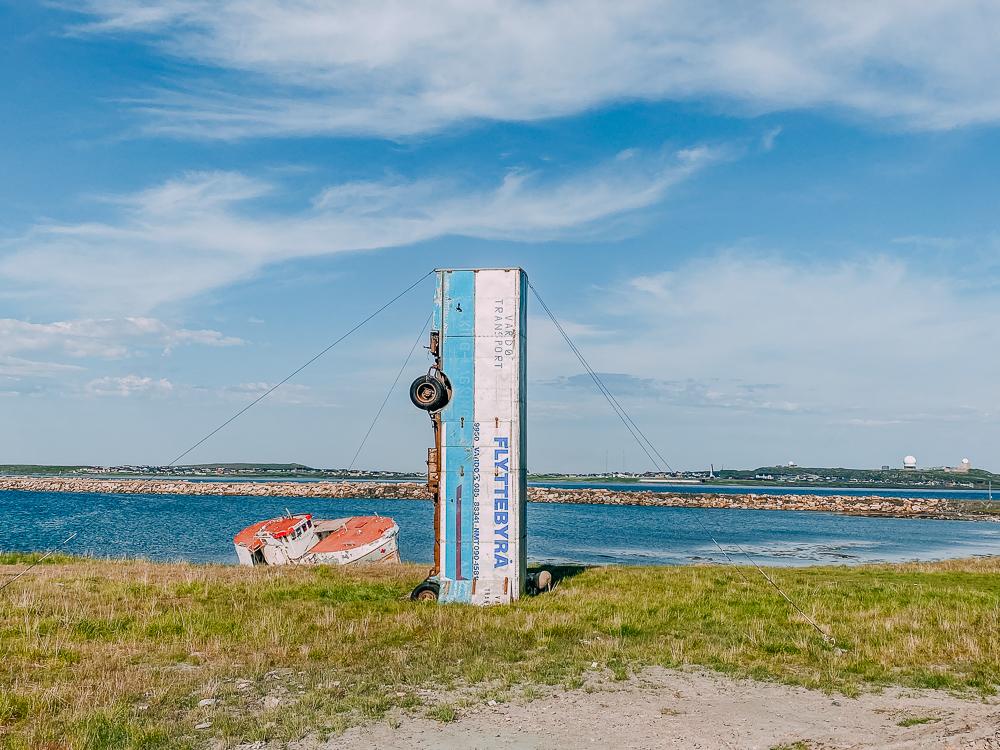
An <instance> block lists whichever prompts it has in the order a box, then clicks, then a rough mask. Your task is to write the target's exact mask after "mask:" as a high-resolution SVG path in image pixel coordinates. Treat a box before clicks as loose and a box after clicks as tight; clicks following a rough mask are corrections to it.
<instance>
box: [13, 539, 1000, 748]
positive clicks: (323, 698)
mask: <svg viewBox="0 0 1000 750" xmlns="http://www.w3.org/2000/svg"><path fill="white" fill-rule="evenodd" d="M32 559H33V558H32V557H31V556H24V555H13V554H7V555H2V554H0V582H2V581H3V580H7V578H8V576H9V575H11V574H13V573H16V572H18V571H19V570H22V569H23V567H24V565H25V564H27V563H28V562H30V561H31V560H32ZM744 571H745V573H746V575H747V577H748V578H749V581H750V582H749V583H747V582H745V581H744V580H743V579H742V578H741V577H740V576H739V575H738V573H737V571H736V570H734V569H733V568H727V567H707V566H706V567H674V568H592V569H587V570H581V571H566V572H568V573H570V575H568V576H567V577H566V578H565V579H563V580H562V581H561V582H560V584H559V585H558V587H557V588H556V590H555V591H553V592H550V593H548V594H545V595H543V596H539V597H536V598H532V599H526V600H522V601H521V602H519V603H517V604H516V605H513V606H508V607H502V608H495V609H475V608H471V607H463V606H448V607H439V606H436V605H434V604H426V603H420V604H416V603H411V602H409V601H406V600H405V596H406V594H407V593H408V591H409V590H410V588H411V587H412V586H413V585H415V584H416V583H417V582H418V581H419V580H420V579H421V578H422V576H423V574H424V573H425V572H426V571H425V570H424V569H422V568H417V567H415V566H396V567H386V568H375V569H371V568H369V569H366V570H353V571H352V570H338V569H335V568H292V569H276V568H270V569H267V568H264V569H247V568H237V567H227V566H207V565H187V564H170V565H166V564H153V563H148V562H141V561H138V562H114V561H102V560H87V559H74V558H65V557H63V558H58V559H56V560H54V561H52V560H51V559H50V560H47V561H45V563H44V564H42V565H39V566H38V567H36V568H35V569H34V570H32V571H31V572H30V573H29V574H28V575H27V576H26V577H24V578H22V579H21V580H19V581H17V582H15V583H14V584H13V585H12V586H10V587H8V588H7V589H6V590H4V591H3V592H2V593H0V746H2V747H4V748H7V747H11V748H35V747H49V748H57V747H58V748H62V747H69V748H74V749H76V748H109V747H114V748H158V747H199V746H203V745H205V744H206V742H207V740H208V739H210V738H218V739H221V740H223V741H225V742H227V743H236V742H238V741H253V740H265V739H289V738H295V737H298V736H301V735H303V734H305V733H307V732H309V731H317V732H320V733H324V732H337V731H340V730H342V729H343V728H345V727H346V726H349V725H351V724H356V723H359V722H363V721H370V720H373V719H377V718H379V717H381V716H383V715H385V714H386V713H387V712H388V711H389V710H390V709H393V708H396V707H401V708H404V709H411V710H413V711H417V712H420V713H423V714H428V715H433V716H435V717H437V718H439V719H440V720H442V721H447V720H449V719H450V718H453V717H454V715H455V711H456V709H460V708H461V701H463V700H464V701H480V700H487V699H493V700H498V701H503V700H508V699H510V698H511V697H512V696H513V695H519V696H525V695H527V696H528V697H530V695H531V692H532V686H538V685H543V684H545V685H566V686H571V687H572V686H578V685H580V684H581V677H582V675H583V674H584V673H585V672H586V671H588V670H591V669H595V667H594V665H595V664H596V669H598V670H602V671H605V672H607V673H610V674H613V675H615V676H617V677H620V678H624V677H625V676H627V675H628V673H629V672H630V671H632V670H636V669H638V668H641V667H642V666H643V665H653V664H658V665H664V666H672V667H673V666H678V667H679V666H689V665H697V666H700V667H707V668H710V669H714V670H720V671H723V672H726V673H730V674H735V675H742V676H752V677H756V678H760V679H767V680H776V681H782V682H788V683H793V684H799V685H804V686H807V687H812V688H821V689H827V690H838V691H844V692H847V693H852V692H857V691H859V690H864V689H868V688H872V687H877V686H881V685H886V684H903V685H912V686H920V687H936V688H946V689H953V690H963V691H970V692H973V693H978V694H982V693H992V692H994V691H995V690H996V689H997V688H998V687H1000V558H993V559H987V560H975V561H954V562H947V563H937V564H920V565H917V564H914V565H903V566H866V567H854V568H846V567H817V568H807V569H771V570H769V573H770V574H771V575H772V576H773V577H774V578H775V580H776V581H777V582H778V583H779V584H780V585H781V586H782V587H783V588H785V590H786V591H787V592H788V593H789V594H790V595H791V597H792V598H793V599H795V600H796V601H798V602H800V603H802V604H803V606H804V608H805V609H806V610H807V611H808V612H809V613H810V615H811V616H812V617H814V618H815V619H816V620H817V621H818V622H820V623H821V624H822V625H823V626H824V627H825V628H828V630H829V632H830V633H831V634H832V636H833V638H834V640H835V644H836V645H835V646H831V645H828V644H825V643H824V642H823V640H822V639H821V638H820V637H819V636H818V635H817V633H816V632H815V631H814V630H813V629H812V628H811V627H810V626H809V625H808V624H807V623H806V622H805V620H804V619H803V618H802V617H801V616H799V615H796V614H795V613H794V611H792V610H791V608H790V607H789V606H788V604H787V603H786V602H785V601H784V600H783V599H782V598H781V597H780V595H779V594H778V593H777V592H776V591H775V590H774V589H773V588H771V587H770V586H768V585H767V584H766V583H765V582H764V581H763V580H762V579H761V578H760V577H759V576H758V575H757V574H756V572H754V571H752V570H748V569H744ZM456 696H460V698H456ZM201 701H207V702H208V703H209V704H208V705H199V702H201ZM207 724H210V726H206V725H207ZM199 726H200V727H202V728H201V729H198V728H196V727H199Z"/></svg>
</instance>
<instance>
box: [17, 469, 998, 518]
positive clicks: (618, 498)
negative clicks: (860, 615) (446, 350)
mask: <svg viewBox="0 0 1000 750" xmlns="http://www.w3.org/2000/svg"><path fill="white" fill-rule="evenodd" d="M0 490H23V491H31V492H103V493H113V494H134V495H149V494H154V495H241V496H249V497H316V498H386V499H398V500H430V499H431V495H430V493H429V492H428V491H427V488H426V486H424V485H423V484H421V483H416V482H399V483H384V482H281V481H277V482H273V481H260V482H254V481H245V482H226V481H215V480H212V481H203V482H191V481H187V480H182V479H91V478H81V477H29V476H7V477H0ZM528 499H529V500H530V501H531V502H535V503H580V504H585V505H642V506H651V507H664V508H730V509H733V508H735V509H742V510H800V511H820V512H825V513H842V514H847V515H859V516H892V517H898V518H952V519H972V518H975V519H984V518H990V519H993V520H1000V503H993V504H992V505H991V506H990V505H988V504H986V503H981V502H975V501H972V502H962V501H953V500H944V499H940V498H886V497H876V496H865V497H857V496H850V495H766V494H756V493H754V494H750V493H746V494H743V493H741V494H715V493H707V492H706V493H697V494H694V493H692V494H686V493H685V494H673V493H670V492H652V491H650V490H632V489H593V488H589V487H579V488H573V489H563V488H558V489H557V488H550V487H529V488H528Z"/></svg>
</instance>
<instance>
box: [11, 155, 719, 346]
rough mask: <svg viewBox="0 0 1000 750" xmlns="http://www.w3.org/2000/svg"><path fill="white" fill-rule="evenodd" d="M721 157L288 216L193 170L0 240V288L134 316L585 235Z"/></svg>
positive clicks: (509, 179)
mask: <svg viewBox="0 0 1000 750" xmlns="http://www.w3.org/2000/svg"><path fill="white" fill-rule="evenodd" d="M728 156H729V154H728V153H727V151H726V150H725V148H716V147H708V146H697V147H693V148H688V149H683V150H680V151H675V152H672V153H658V154H648V153H640V152H637V151H630V152H628V153H625V154H623V155H620V157H619V158H616V159H613V160H611V161H609V162H607V163H605V164H600V165H598V166H596V167H592V168H590V169H588V170H585V171H582V172H579V173H576V174H571V175H568V176H562V177H560V178H558V179H552V178H551V177H549V176H547V175H543V174H539V173H530V172H524V171H511V172H508V173H507V174H506V175H505V176H504V177H503V178H502V180H501V181H500V182H499V184H497V185H495V186H494V187H493V188H491V189H478V190H477V189H473V188H470V187H469V186H466V185H461V184H455V183H452V182H448V181H444V180H416V181H385V182H350V183H344V184H339V185H333V186H330V187H328V188H327V189H325V190H323V191H321V192H320V193H319V194H318V195H316V196H315V198H314V199H313V201H312V203H311V204H310V205H308V206H305V207H302V208H300V209H299V210H297V211H292V212H290V213H277V212H275V211H274V210H270V209H269V208H268V207H267V206H266V205H264V204H263V202H262V201H261V200H260V199H261V198H263V197H265V196H272V195H275V194H278V193H279V192H280V186H279V185H277V184H274V183H269V182H265V181H263V180H260V179H256V178H253V177H250V176H247V175H244V174H239V173H233V172H198V173H191V174H186V175H184V176H182V177H180V178H178V179H175V180H171V181H168V182H166V183H164V184H161V185H158V186H155V187H152V188H149V189H147V190H144V191H141V192H139V193H136V194H133V195H126V196H118V197H114V198H111V199H108V200H110V201H111V202H112V203H113V204H114V206H115V208H116V211H117V216H116V218H115V219H113V220H111V221H106V222H101V223H98V222H91V223H82V224H46V225H42V226H38V227H35V228H34V229H33V230H31V231H30V232H28V233H27V234H26V235H24V236H22V237H19V238H16V239H13V240H8V241H7V242H5V243H3V245H0V250H5V251H6V252H5V253H4V254H3V255H2V256H0V290H2V289H3V288H4V287H7V288H8V290H15V289H16V290H17V293H18V294H20V295H22V296H23V295H25V294H30V293H34V294H36V295H39V296H47V297H49V296H52V295H58V298H60V299H64V300H67V301H68V302H69V303H71V304H74V305H77V306H79V307H82V308H86V309H90V310H93V309H95V308H96V309H98V310H100V311H102V312H119V313H120V312H122V311H126V312H128V313H132V314H134V313H135V312H142V311H147V310H150V309H152V308H155V307H156V306H157V305H160V304H162V303H165V302H168V301H173V300H177V299H182V298H185V297H190V296H192V295H195V294H198V293H200V292H204V291H206V290H208V289H213V288H215V287H218V286H222V285H225V284H228V283H231V282H234V281H237V280H240V279H245V278H248V277H250V276H252V275H253V274H254V273H256V272H257V271H258V270H259V269H261V268H262V267H264V266H265V265H267V264H268V263H273V262H277V261H283V260H289V259H292V258H301V257H308V256H317V255H324V254H330V253H337V252H344V251H356V250H368V249H374V248H385V247H396V246H401V245H408V244H411V243H415V242H420V241H423V240H427V239H431V238H434V237H440V236H444V235H465V236H472V237H483V238H502V239H512V240H531V241H541V240H546V239H554V238H558V237H566V236H568V235H574V236H586V234H587V233H591V232H596V231H598V224H599V223H600V220H602V219H606V218H608V217H611V216H617V215H622V214H627V213H629V212H632V211H635V210H638V209H642V208H645V207H648V206H651V205H653V204H655V203H657V202H659V201H661V200H662V199H663V198H664V197H665V195H666V194H667V192H668V191H669V190H670V188H671V187H673V186H674V185H676V184H677V183H678V182H680V181H682V180H684V179H686V178H688V177H690V176H692V175H693V174H695V173H697V172H698V171H699V170H702V169H704V168H705V167H707V166H708V165H710V164H713V163H715V162H717V161H719V160H720V159H723V158H727V157H728ZM250 209H254V210H253V211H252V212H251V210H250ZM191 335H193V334H191Z"/></svg>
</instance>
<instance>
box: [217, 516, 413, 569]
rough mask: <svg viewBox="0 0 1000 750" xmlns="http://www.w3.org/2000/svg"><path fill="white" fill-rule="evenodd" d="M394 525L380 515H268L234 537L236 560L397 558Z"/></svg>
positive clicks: (340, 561) (305, 561)
mask: <svg viewBox="0 0 1000 750" xmlns="http://www.w3.org/2000/svg"><path fill="white" fill-rule="evenodd" d="M398 537H399V526H398V525H397V524H396V522H395V521H393V520H392V519H391V518H385V517H383V516H353V517H350V518H335V519H332V520H321V519H313V517H312V514H311V513H296V514H289V515H286V516H280V517H278V518H270V519H268V520H266V521H260V522H258V523H255V524H253V525H252V526H247V527H246V528H245V529H243V531H241V532H240V533H239V534H237V535H236V536H235V537H233V544H234V545H235V546H236V556H237V557H238V558H239V561H240V564H241V565H353V564H363V563H380V562H399V545H398V541H397V540H398Z"/></svg>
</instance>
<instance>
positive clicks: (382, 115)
mask: <svg viewBox="0 0 1000 750" xmlns="http://www.w3.org/2000/svg"><path fill="white" fill-rule="evenodd" d="M83 9H84V10H83V12H84V13H85V14H87V21H86V22H84V23H83V24H82V25H80V26H77V27H76V28H75V29H74V31H75V32H76V33H79V34H90V35H115V36H119V37H125V38H137V39H141V40H144V41H147V42H149V43H151V44H153V45H156V46H157V47H158V48H159V49H160V50H162V51H163V52H164V53H165V54H166V55H169V56H171V57H172V58H174V59H177V60H179V61H181V62H183V63H194V64H196V65H197V66H198V67H197V68H195V67H193V66H186V67H185V69H187V70H198V72H197V73H192V74H190V75H188V76H187V77H182V76H180V74H176V75H177V77H175V79H174V80H173V81H172V83H171V84H170V85H169V87H168V89H167V90H164V91H158V92H149V93H148V95H147V96H146V98H145V99H143V100H142V101H138V102H135V105H136V106H137V108H138V109H139V110H140V111H142V112H143V113H144V114H145V115H147V116H148V127H149V128H150V129H152V130H154V131H157V132H161V133H171V134H177V135H182V136H195V137H210V138H236V137H242V136H256V135H268V134H315V133H365V134H371V133H376V134H385V135H390V136H399V135H407V134H414V133H422V132H427V131H433V130H436V129H440V128H443V127H446V126H448V125H450V124H453V123H456V122H461V121H465V120H474V119H492V120H536V119H540V118H548V117H554V116H562V115H567V114H572V113H576V112H580V111H583V110H586V109H588V108H592V107H596V106H601V105H604V104H607V103H611V102H616V101H620V100H622V99H630V98H632V99H651V100H659V99H675V100H686V99H704V98H709V99H714V100H716V101H718V102H719V103H720V104H722V105H724V106H730V107H735V108H737V109H744V110H746V111H750V112H760V111H774V110H782V109H792V108H804V107H827V106H829V107H835V108H839V109H842V110H845V111H848V112H851V113H855V114H857V115H858V116H862V117H869V118H876V119H878V120H884V121H887V122H889V123H892V124H897V125H900V126H903V127H910V128H918V129H941V128H952V127H957V126H962V125H969V124H976V123H994V122H996V121H997V120H998V119H1000V63H998V58H997V55H996V34H995V29H996V28H997V26H998V24H1000V6H997V5H996V4H991V3H983V2H978V1H977V0H953V1H945V0H928V1H926V2H922V3H913V2H906V1H905V0H881V1H879V0H869V1H868V2H861V1H860V0H854V1H850V2H840V3H791V4H790V3H787V2H778V1H777V0H771V1H767V0H761V2H755V3H750V4H742V5H738V6H734V5H733V4H732V3H728V2H724V1H723V0H714V1H712V0H698V1H696V0H680V1H678V2H672V3H669V4H665V3H661V2H655V0H628V1H627V2H616V3H608V2H602V1H601V0H549V1H543V2H534V1H529V0H521V1H520V2H509V3H497V2H486V3H482V2H480V3H469V2H458V1H457V0H451V1H450V2H440V3H435V4H426V3H417V4H414V3H406V2H401V0H354V1H353V2H338V3H329V2H323V1H321V0H300V2H296V3H291V4H289V3H286V2H278V0H219V1H212V2H209V1H208V0H202V1H200V2H199V1H198V0H147V1H146V2H142V3H137V2H134V1H133V0H90V1H89V2H88V3H86V4H84V5H83Z"/></svg>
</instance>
